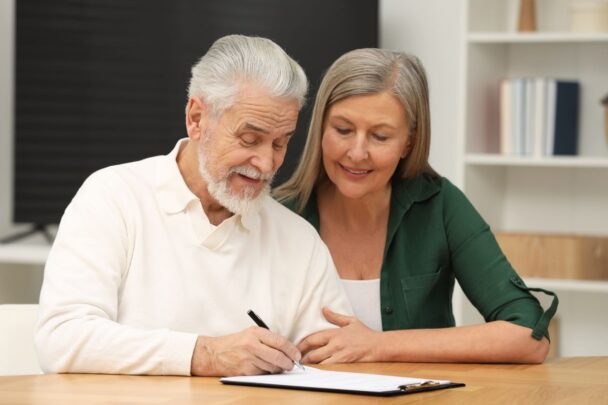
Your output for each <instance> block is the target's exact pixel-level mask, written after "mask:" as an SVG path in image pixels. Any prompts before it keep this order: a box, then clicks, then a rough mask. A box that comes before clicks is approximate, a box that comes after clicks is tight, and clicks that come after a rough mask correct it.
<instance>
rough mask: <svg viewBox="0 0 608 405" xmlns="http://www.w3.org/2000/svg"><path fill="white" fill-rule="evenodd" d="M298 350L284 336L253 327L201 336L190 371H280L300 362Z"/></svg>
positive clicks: (211, 373)
mask: <svg viewBox="0 0 608 405" xmlns="http://www.w3.org/2000/svg"><path fill="white" fill-rule="evenodd" d="M301 357H302V356H301V354H300V352H299V351H298V349H297V348H296V347H295V346H294V345H293V344H292V343H291V342H290V341H289V340H287V339H285V338H284V337H282V336H280V335H277V334H276V333H273V332H271V331H269V330H267V329H264V328H259V327H256V326H252V327H250V328H247V329H245V330H243V331H241V332H238V333H234V334H232V335H226V336H220V337H208V336H199V337H198V339H197V340H196V346H195V347H194V354H193V355H192V363H191V366H190V367H191V368H190V372H191V374H192V375H197V376H217V377H219V376H233V375H256V374H265V373H281V372H283V371H285V370H291V369H292V368H293V362H294V361H300V359H301Z"/></svg>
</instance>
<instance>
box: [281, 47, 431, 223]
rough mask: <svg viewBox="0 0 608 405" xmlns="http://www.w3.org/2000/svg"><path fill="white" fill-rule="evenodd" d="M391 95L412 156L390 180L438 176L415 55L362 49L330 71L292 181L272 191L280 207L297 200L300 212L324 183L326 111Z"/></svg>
mask: <svg viewBox="0 0 608 405" xmlns="http://www.w3.org/2000/svg"><path fill="white" fill-rule="evenodd" d="M384 91H388V92H390V93H391V94H392V95H394V96H395V97H396V98H397V99H398V100H399V101H400V102H401V104H402V105H403V113H404V114H405V118H406V121H407V123H408V125H409V136H410V137H411V140H410V151H409V153H408V155H407V156H406V157H405V158H404V159H402V160H401V162H399V165H398V166H397V168H396V170H395V173H394V175H393V176H394V177H395V176H396V177H400V178H413V177H416V176H418V175H420V174H422V173H428V174H430V175H432V176H436V175H437V174H436V173H435V171H434V170H433V169H432V168H431V166H430V165H429V163H428V157H429V149H430V143H431V117H430V108H429V90H428V84H427V79H426V73H425V71H424V68H423V66H422V63H421V62H420V60H418V58H417V57H415V56H413V55H409V54H406V53H402V52H393V51H389V50H386V49H377V48H364V49H356V50H354V51H350V52H347V53H346V54H344V55H342V56H341V57H340V58H338V59H337V60H336V61H335V62H334V63H333V64H332V65H331V67H330V68H329V70H328V71H327V73H326V74H325V76H324V77H323V81H322V82H321V86H320V87H319V91H318V92H317V98H316V100H315V105H314V109H313V111H312V117H311V121H310V126H309V128H308V137H307V139H306V145H305V146H304V151H303V153H302V156H301V158H300V162H299V164H298V167H297V168H296V170H295V172H294V174H293V175H292V177H291V178H290V179H289V180H288V181H287V182H285V183H284V184H283V185H281V186H279V187H278V188H277V189H276V190H275V191H274V196H275V197H276V198H277V199H278V200H279V201H288V200H295V208H296V211H297V212H301V211H302V209H303V208H304V206H305V205H306V203H307V202H308V199H309V198H310V195H311V193H312V190H313V188H314V187H315V186H316V185H318V184H319V183H320V182H321V181H323V180H324V179H326V178H327V174H326V172H325V168H324V167H323V163H322V149H321V141H322V137H323V123H324V119H325V114H326V111H327V109H328V107H329V106H331V105H332V104H333V103H336V102H338V101H340V100H343V99H345V98H347V97H351V96H356V95H363V94H375V93H381V92H384Z"/></svg>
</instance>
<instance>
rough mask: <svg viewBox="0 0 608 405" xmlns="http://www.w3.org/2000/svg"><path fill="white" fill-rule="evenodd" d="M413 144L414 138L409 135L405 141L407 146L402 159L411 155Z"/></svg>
mask: <svg viewBox="0 0 608 405" xmlns="http://www.w3.org/2000/svg"><path fill="white" fill-rule="evenodd" d="M412 146H413V142H412V136H411V135H409V134H408V136H407V140H406V141H405V145H404V146H403V153H401V159H405V158H406V156H407V155H409V154H410V151H411V150H412Z"/></svg>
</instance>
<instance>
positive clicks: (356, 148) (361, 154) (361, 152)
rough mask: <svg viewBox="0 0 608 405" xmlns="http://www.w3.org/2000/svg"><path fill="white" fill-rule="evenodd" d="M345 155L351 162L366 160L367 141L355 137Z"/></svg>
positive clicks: (367, 152) (367, 153)
mask: <svg viewBox="0 0 608 405" xmlns="http://www.w3.org/2000/svg"><path fill="white" fill-rule="evenodd" d="M347 155H348V157H349V158H350V159H351V160H352V161H353V162H357V161H361V160H365V159H367V158H368V156H369V151H368V150H367V140H365V138H362V137H357V138H356V139H354V141H353V144H352V145H351V147H350V148H349V150H348V154H347Z"/></svg>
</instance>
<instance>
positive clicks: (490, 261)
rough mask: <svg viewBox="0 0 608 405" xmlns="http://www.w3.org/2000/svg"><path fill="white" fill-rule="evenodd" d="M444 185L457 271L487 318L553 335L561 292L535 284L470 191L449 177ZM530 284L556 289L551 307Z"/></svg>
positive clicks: (536, 335) (535, 333)
mask: <svg viewBox="0 0 608 405" xmlns="http://www.w3.org/2000/svg"><path fill="white" fill-rule="evenodd" d="M444 187H445V192H444V223H445V225H446V236H447V239H448V243H449V245H450V252H451V261H452V266H453V271H454V273H455V276H456V279H457V280H458V283H459V284H460V286H461V287H462V290H463V292H464V293H465V295H466V296H467V297H468V299H469V300H470V301H471V303H472V304H473V305H474V306H475V307H476V308H477V310H478V311H479V312H480V313H481V314H482V315H483V317H484V319H485V320H486V321H487V322H489V321H496V320H503V321H508V322H512V323H514V324H517V325H520V326H525V327H528V328H530V329H532V336H533V337H534V338H535V339H538V340H540V339H542V337H543V336H548V333H547V328H548V324H549V321H550V319H551V317H552V316H553V315H554V314H555V311H556V310H557V304H558V301H557V296H556V295H555V294H554V293H552V292H550V291H545V290H541V289H529V288H528V287H527V286H526V285H525V283H524V282H523V281H522V280H521V278H520V277H519V276H518V275H517V273H516V272H515V270H514V269H513V267H512V266H511V264H510V263H509V261H508V260H507V258H506V257H505V255H504V254H503V252H502V250H501V249H500V246H499V245H498V243H497V242H496V239H495V237H494V235H493V234H492V232H491V230H490V227H489V226H488V224H487V223H486V222H485V221H484V220H483V219H482V217H481V216H480V215H479V213H478V212H477V211H476V210H475V208H474V207H473V206H472V204H471V203H470V202H469V201H468V199H467V198H466V197H465V196H464V194H463V193H462V192H461V191H460V190H458V189H457V188H456V187H454V186H453V185H452V184H450V183H449V182H445V183H444ZM530 290H538V291H541V292H545V293H547V294H550V295H553V297H554V299H553V303H552V304H551V306H550V307H549V309H547V310H546V311H544V310H543V308H542V307H541V305H540V303H539V301H538V299H536V297H534V296H533V295H532V294H531V293H530Z"/></svg>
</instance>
